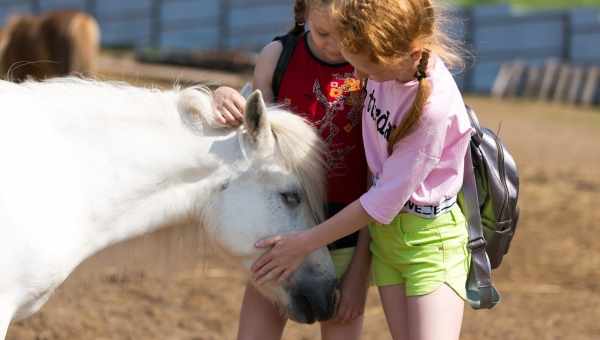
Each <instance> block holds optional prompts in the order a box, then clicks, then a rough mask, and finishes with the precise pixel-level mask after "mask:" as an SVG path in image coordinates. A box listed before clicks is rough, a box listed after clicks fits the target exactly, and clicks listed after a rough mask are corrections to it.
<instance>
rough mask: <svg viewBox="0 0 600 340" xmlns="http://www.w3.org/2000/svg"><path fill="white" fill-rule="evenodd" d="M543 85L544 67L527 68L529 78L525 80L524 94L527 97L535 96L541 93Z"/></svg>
mask: <svg viewBox="0 0 600 340" xmlns="http://www.w3.org/2000/svg"><path fill="white" fill-rule="evenodd" d="M541 85H542V68H541V67H537V66H530V67H529V68H528V69H527V80H526V81H525V91H524V92H523V96H524V97H527V98H535V97H537V96H539V94H540V88H541Z"/></svg>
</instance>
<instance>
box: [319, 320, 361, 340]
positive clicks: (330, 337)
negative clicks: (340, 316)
mask: <svg viewBox="0 0 600 340" xmlns="http://www.w3.org/2000/svg"><path fill="white" fill-rule="evenodd" d="M363 321H364V317H363V316H362V315H361V316H359V317H357V318H356V319H354V320H352V321H350V322H347V323H337V322H333V321H324V322H321V339H322V340H358V339H360V334H361V333H362V329H363Z"/></svg>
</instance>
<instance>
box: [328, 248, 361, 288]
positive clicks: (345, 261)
mask: <svg viewBox="0 0 600 340" xmlns="http://www.w3.org/2000/svg"><path fill="white" fill-rule="evenodd" d="M355 249H356V248H355V247H352V248H342V249H336V250H331V251H330V252H329V254H330V255H331V259H332V260H333V266H334V267H335V277H336V278H337V279H338V280H339V279H341V278H342V276H344V273H345V272H346V270H347V269H348V266H350V263H351V262H352V256H354V250H355Z"/></svg>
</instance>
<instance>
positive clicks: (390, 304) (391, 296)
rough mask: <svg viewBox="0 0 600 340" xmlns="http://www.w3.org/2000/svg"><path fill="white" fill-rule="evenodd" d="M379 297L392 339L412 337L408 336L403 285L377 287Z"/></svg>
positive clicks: (406, 309) (400, 339) (398, 339)
mask: <svg viewBox="0 0 600 340" xmlns="http://www.w3.org/2000/svg"><path fill="white" fill-rule="evenodd" d="M379 297H380V298H381V304H382V306H383V311H384V312H385V319H386V321H387V323H388V327H389V329H390V333H391V335H392V339H394V340H408V339H412V338H409V336H408V335H409V329H408V325H409V323H408V322H409V321H408V308H407V297H406V293H405V289H404V285H401V284H400V285H394V286H384V287H379Z"/></svg>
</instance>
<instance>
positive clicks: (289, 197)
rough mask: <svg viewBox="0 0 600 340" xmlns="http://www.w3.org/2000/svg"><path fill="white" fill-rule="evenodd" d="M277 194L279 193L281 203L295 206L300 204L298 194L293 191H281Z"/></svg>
mask: <svg viewBox="0 0 600 340" xmlns="http://www.w3.org/2000/svg"><path fill="white" fill-rule="evenodd" d="M279 195H281V200H282V201H283V203H285V204H286V205H288V206H290V207H296V206H298V205H299V204H300V194H298V193H297V192H295V191H289V192H282V193H280V194H279Z"/></svg>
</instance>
